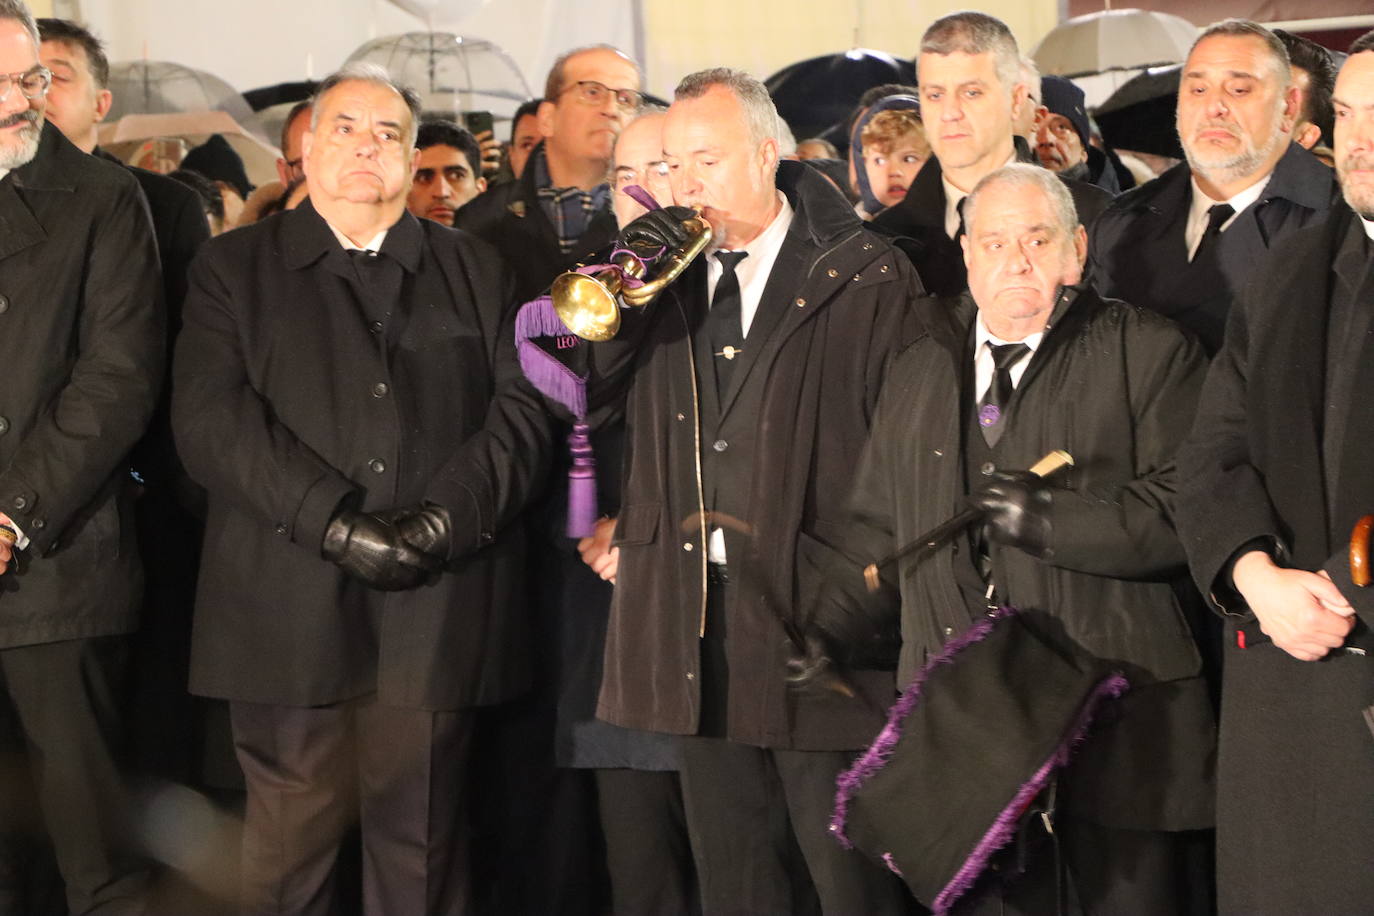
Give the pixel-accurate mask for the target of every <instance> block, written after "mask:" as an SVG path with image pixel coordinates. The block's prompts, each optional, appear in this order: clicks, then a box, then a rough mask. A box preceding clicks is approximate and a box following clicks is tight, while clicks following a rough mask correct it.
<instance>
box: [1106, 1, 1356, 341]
mask: <svg viewBox="0 0 1374 916" xmlns="http://www.w3.org/2000/svg"><path fill="white" fill-rule="evenodd" d="M1296 115H1297V98H1296V93H1295V91H1294V89H1293V87H1292V75H1291V72H1290V70H1289V60H1288V52H1287V51H1286V50H1284V47H1283V44H1282V43H1281V42H1280V41H1279V40H1278V38H1276V37H1275V36H1274V34H1273V33H1272V32H1270V31H1269V30H1268V29H1266V28H1264V27H1263V26H1259V25H1256V24H1255V23H1253V22H1249V21H1247V20H1243V19H1227V20H1224V21H1222V22H1218V23H1216V24H1214V25H1212V26H1209V27H1208V28H1207V29H1206V30H1204V31H1203V33H1202V34H1201V35H1200V36H1199V37H1198V39H1197V41H1196V42H1194V44H1193V47H1192V50H1191V51H1189V53H1188V59H1187V61H1185V62H1184V65H1183V73H1182V80H1181V83H1180V85H1179V93H1178V135H1179V139H1180V140H1181V141H1182V143H1183V150H1184V153H1185V154H1186V155H1187V158H1188V161H1187V162H1186V163H1180V164H1179V165H1177V166H1175V167H1174V168H1172V169H1170V170H1169V171H1167V172H1165V173H1164V174H1163V175H1161V176H1159V178H1157V179H1155V180H1154V181H1151V182H1148V183H1146V184H1145V185H1142V186H1141V187H1139V188H1136V189H1134V190H1132V191H1130V192H1129V193H1127V194H1123V195H1122V196H1121V197H1119V198H1117V199H1116V201H1115V202H1114V203H1113V204H1112V206H1111V208H1110V209H1109V210H1108V211H1107V212H1106V213H1104V214H1103V215H1102V218H1101V219H1100V220H1098V222H1097V223H1096V225H1094V226H1093V227H1092V233H1091V236H1090V238H1089V258H1090V260H1091V263H1092V267H1093V275H1094V277H1095V278H1096V280H1097V282H1098V284H1099V285H1100V287H1101V289H1102V293H1103V294H1104V295H1107V296H1114V297H1118V298H1122V299H1128V300H1129V301H1130V302H1132V303H1133V304H1135V305H1142V306H1146V307H1148V308H1152V309H1155V310H1156V311H1158V312H1161V313H1162V314H1165V315H1168V316H1169V317H1170V318H1173V319H1174V320H1175V321H1177V322H1179V323H1180V324H1182V325H1183V326H1184V327H1186V328H1188V329H1189V330H1190V331H1192V332H1193V333H1195V334H1197V335H1198V337H1200V338H1201V339H1202V343H1203V345H1204V346H1205V347H1206V348H1207V351H1208V353H1215V352H1216V351H1217V348H1218V347H1220V346H1221V340H1222V332H1223V330H1224V329H1225V327H1226V313H1227V311H1228V310H1229V308H1230V306H1231V300H1232V298H1233V297H1234V296H1235V294H1236V292H1237V290H1238V289H1239V287H1240V286H1241V285H1242V284H1243V283H1244V282H1245V280H1247V279H1248V278H1249V277H1250V275H1251V274H1253V272H1254V270H1255V266H1256V265H1257V264H1259V263H1262V262H1263V261H1264V260H1265V259H1267V258H1268V257H1269V256H1270V252H1277V251H1279V250H1281V247H1282V245H1283V243H1284V241H1285V239H1286V238H1287V236H1288V234H1289V233H1290V232H1292V231H1293V230H1295V229H1298V228H1300V227H1302V226H1305V225H1307V224H1309V223H1312V222H1316V221H1318V220H1320V219H1322V218H1323V217H1324V216H1325V215H1326V212H1327V210H1328V209H1329V208H1330V206H1331V204H1332V202H1333V201H1334V200H1335V199H1336V196H1337V194H1338V193H1339V191H1338V189H1337V187H1336V180H1335V176H1334V175H1332V173H1331V170H1330V169H1328V168H1327V167H1326V166H1324V165H1322V163H1321V162H1320V161H1318V160H1317V159H1316V158H1315V157H1313V156H1312V154H1311V153H1309V152H1307V150H1305V149H1303V148H1302V147H1300V146H1298V145H1297V144H1295V143H1293V142H1292V140H1293V121H1294V118H1295V117H1296Z"/></svg>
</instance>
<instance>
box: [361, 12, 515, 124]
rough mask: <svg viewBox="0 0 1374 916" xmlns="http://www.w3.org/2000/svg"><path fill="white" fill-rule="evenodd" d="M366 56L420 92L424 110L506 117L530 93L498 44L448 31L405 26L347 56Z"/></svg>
mask: <svg viewBox="0 0 1374 916" xmlns="http://www.w3.org/2000/svg"><path fill="white" fill-rule="evenodd" d="M360 60H364V61H370V62H372V63H375V64H380V65H381V66H382V67H384V68H386V71H387V72H388V73H390V74H391V76H392V77H393V78H394V79H396V80H398V81H400V82H402V83H405V84H406V85H408V86H410V87H412V88H413V89H415V91H416V92H418V93H420V98H421V100H422V101H423V103H424V108H425V110H427V111H452V112H463V111H490V112H491V113H492V114H494V115H496V116H497V117H498V118H507V119H508V118H510V116H511V115H513V114H515V109H516V108H519V107H520V103H522V102H524V101H525V100H526V99H528V98H530V88H529V86H528V85H527V84H526V83H525V78H524V76H522V75H521V73H520V68H519V67H517V66H516V65H515V62H514V61H513V60H511V58H510V55H509V54H507V53H506V52H505V51H503V50H502V49H501V48H500V46H498V45H496V44H493V43H492V42H490V41H484V40H482V39H480V38H463V37H462V36H460V35H454V34H452V33H450V32H407V33H406V34H404V35H388V36H386V37H385V38H378V39H376V40H374V41H369V42H368V43H367V44H365V45H363V46H362V47H360V48H358V49H357V50H356V51H354V52H353V53H352V54H350V55H349V56H348V62H349V63H352V62H354V61H360Z"/></svg>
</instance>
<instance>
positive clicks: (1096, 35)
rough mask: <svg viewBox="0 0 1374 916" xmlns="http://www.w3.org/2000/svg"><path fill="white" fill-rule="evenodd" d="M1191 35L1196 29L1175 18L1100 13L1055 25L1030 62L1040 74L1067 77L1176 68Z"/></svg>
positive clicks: (1141, 12)
mask: <svg viewBox="0 0 1374 916" xmlns="http://www.w3.org/2000/svg"><path fill="white" fill-rule="evenodd" d="M1197 35H1198V28H1197V26H1195V25H1193V24H1192V23H1191V22H1189V21H1188V20H1187V19H1184V18H1183V17H1181V16H1173V15H1170V14H1169V13H1156V12H1152V11H1148V10H1132V9H1127V10H1105V11H1103V12H1100V13H1089V14H1088V15H1086V16H1075V17H1074V18H1072V19H1070V20H1068V21H1066V22H1062V23H1060V24H1059V25H1058V26H1056V27H1055V28H1054V29H1053V30H1052V31H1051V32H1050V33H1049V34H1048V35H1046V36H1045V37H1044V38H1042V39H1041V40H1040V44H1038V45H1037V46H1036V48H1035V50H1034V51H1033V52H1032V53H1031V57H1032V58H1033V59H1034V60H1035V65H1036V66H1037V67H1039V68H1040V72H1041V73H1044V74H1053V75H1055V76H1067V77H1076V76H1085V75H1087V74H1091V73H1102V72H1104V71H1107V70H1130V69H1138V68H1143V67H1152V66H1156V65H1159V64H1176V63H1179V62H1180V61H1182V60H1183V59H1184V58H1185V57H1187V56H1188V49H1189V48H1191V47H1192V46H1193V41H1194V40H1195V39H1196V38H1197Z"/></svg>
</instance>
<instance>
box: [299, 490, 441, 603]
mask: <svg viewBox="0 0 1374 916" xmlns="http://www.w3.org/2000/svg"><path fill="white" fill-rule="evenodd" d="M320 553H321V554H322V555H323V556H324V558H325V559H326V560H329V561H330V562H332V563H335V564H337V565H338V567H339V568H340V569H342V570H343V571H344V572H346V573H348V574H349V575H350V576H352V577H353V578H355V579H359V580H361V581H363V582H365V583H367V584H368V585H370V586H371V587H373V588H376V589H380V590H382V591H387V592H399V591H404V590H406V589H410V588H415V587H416V586H418V585H423V584H424V583H425V582H426V581H428V580H429V579H430V577H431V574H432V573H434V572H436V571H437V570H438V568H439V566H440V563H441V561H440V560H439V559H437V558H435V557H432V556H430V555H429V554H427V553H425V552H423V551H421V550H417V549H416V548H415V547H413V546H411V545H410V544H409V543H407V542H406V540H405V539H404V538H403V537H402V534H401V531H400V529H399V528H398V527H397V526H396V525H395V524H393V523H392V522H391V521H389V520H387V519H385V518H382V517H381V516H379V515H376V514H374V513H371V512H359V511H357V510H355V509H341V510H339V511H338V512H336V513H335V514H334V517H333V518H332V519H330V520H329V525H328V526H327V527H326V528H325V530H324V542H323V543H322V544H321V545H320Z"/></svg>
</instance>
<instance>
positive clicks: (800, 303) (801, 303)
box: [797, 296, 806, 309]
mask: <svg viewBox="0 0 1374 916" xmlns="http://www.w3.org/2000/svg"><path fill="white" fill-rule="evenodd" d="M797 308H799V309H804V308H806V300H805V299H803V298H802V297H801V296H798V297H797Z"/></svg>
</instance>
